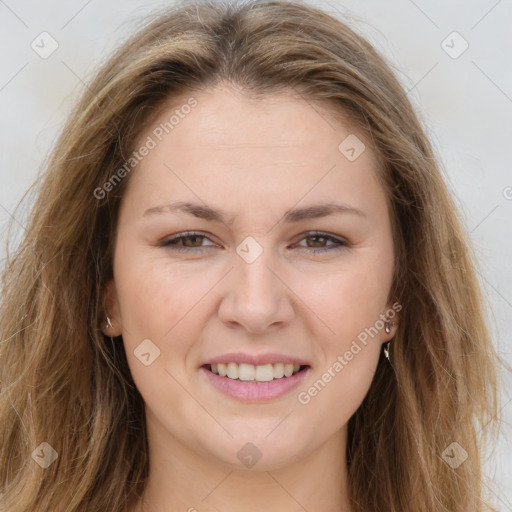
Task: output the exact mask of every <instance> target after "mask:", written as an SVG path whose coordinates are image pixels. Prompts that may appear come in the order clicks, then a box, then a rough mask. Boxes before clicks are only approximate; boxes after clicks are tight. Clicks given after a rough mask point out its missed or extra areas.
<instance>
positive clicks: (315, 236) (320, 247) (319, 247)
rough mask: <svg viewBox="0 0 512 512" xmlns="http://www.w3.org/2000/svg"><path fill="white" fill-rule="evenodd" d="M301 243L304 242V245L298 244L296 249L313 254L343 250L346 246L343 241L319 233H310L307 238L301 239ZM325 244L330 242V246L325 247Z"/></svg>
mask: <svg viewBox="0 0 512 512" xmlns="http://www.w3.org/2000/svg"><path fill="white" fill-rule="evenodd" d="M301 241H306V245H305V246H304V245H300V244H299V245H298V247H301V248H304V249H311V252H313V253H318V252H326V251H331V250H335V249H343V248H345V247H347V246H348V243H347V242H345V240H342V239H341V238H338V237H335V236H333V235H329V234H328V233H323V232H321V231H311V232H310V233H309V234H307V236H305V237H303V238H302V239H301ZM309 242H311V244H312V245H310V244H309ZM327 242H331V244H330V245H326V243H327Z"/></svg>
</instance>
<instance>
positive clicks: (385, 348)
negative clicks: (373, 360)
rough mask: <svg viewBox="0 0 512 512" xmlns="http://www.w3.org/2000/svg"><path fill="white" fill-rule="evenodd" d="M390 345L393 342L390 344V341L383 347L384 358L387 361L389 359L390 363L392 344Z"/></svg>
mask: <svg viewBox="0 0 512 512" xmlns="http://www.w3.org/2000/svg"><path fill="white" fill-rule="evenodd" d="M390 343H391V342H390V341H388V342H387V343H384V345H383V350H384V356H385V357H386V359H387V360H388V361H389V360H390V359H389V344H390Z"/></svg>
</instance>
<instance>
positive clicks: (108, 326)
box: [105, 315, 114, 329]
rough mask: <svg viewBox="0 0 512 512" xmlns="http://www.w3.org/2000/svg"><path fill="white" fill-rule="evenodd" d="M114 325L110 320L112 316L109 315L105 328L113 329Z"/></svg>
mask: <svg viewBox="0 0 512 512" xmlns="http://www.w3.org/2000/svg"><path fill="white" fill-rule="evenodd" d="M112 327H114V326H113V325H112V322H111V321H110V318H109V317H108V315H107V324H106V326H105V328H106V329H111V328H112Z"/></svg>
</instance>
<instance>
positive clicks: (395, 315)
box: [382, 301, 402, 342]
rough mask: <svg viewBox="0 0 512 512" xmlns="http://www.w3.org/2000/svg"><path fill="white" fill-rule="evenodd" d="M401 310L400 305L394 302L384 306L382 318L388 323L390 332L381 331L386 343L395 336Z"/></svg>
mask: <svg viewBox="0 0 512 512" xmlns="http://www.w3.org/2000/svg"><path fill="white" fill-rule="evenodd" d="M401 310H402V305H401V304H400V303H399V302H398V301H395V302H393V303H389V304H388V305H387V306H386V311H385V312H384V316H385V317H386V319H387V321H388V322H389V324H388V325H389V330H390V332H389V333H387V332H386V331H385V330H383V332H382V334H383V336H384V341H385V342H387V341H389V340H391V339H393V337H394V336H395V334H396V331H397V330H398V324H399V322H400V311H401Z"/></svg>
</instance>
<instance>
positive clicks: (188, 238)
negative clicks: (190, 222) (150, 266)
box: [159, 231, 216, 251]
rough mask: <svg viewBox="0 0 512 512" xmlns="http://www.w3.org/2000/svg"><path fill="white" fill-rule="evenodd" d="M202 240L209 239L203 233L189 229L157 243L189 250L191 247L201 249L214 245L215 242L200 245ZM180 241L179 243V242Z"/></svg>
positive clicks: (180, 249) (174, 248) (179, 249)
mask: <svg viewBox="0 0 512 512" xmlns="http://www.w3.org/2000/svg"><path fill="white" fill-rule="evenodd" d="M204 240H209V239H208V238H207V237H206V235H205V234H204V233H201V232H196V231H189V232H186V233H181V234H180V235H178V236H175V237H172V238H168V239H166V240H163V241H162V242H160V243H159V245H160V246H161V247H168V248H170V249H172V250H176V251H189V250H191V249H199V250H203V249H206V247H209V246H210V247H214V246H216V244H213V243H212V244H210V245H206V246H204V245H202V242H203V241H204ZM180 242H181V244H180Z"/></svg>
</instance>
